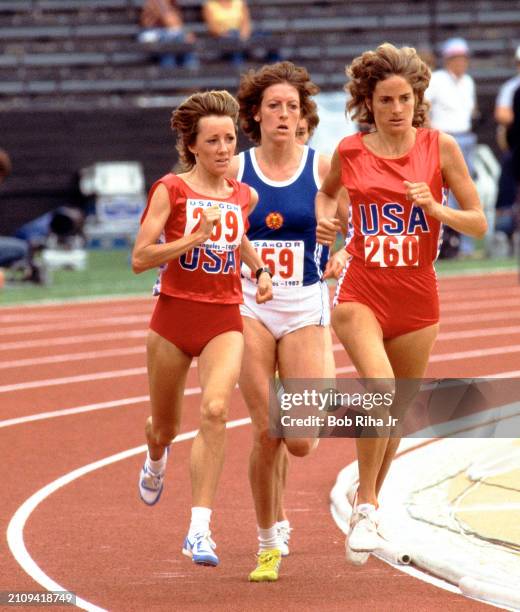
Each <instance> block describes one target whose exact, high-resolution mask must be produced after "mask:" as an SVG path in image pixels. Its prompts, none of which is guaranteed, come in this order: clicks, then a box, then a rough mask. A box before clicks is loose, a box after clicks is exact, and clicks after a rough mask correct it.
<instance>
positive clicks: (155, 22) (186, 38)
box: [138, 0, 199, 68]
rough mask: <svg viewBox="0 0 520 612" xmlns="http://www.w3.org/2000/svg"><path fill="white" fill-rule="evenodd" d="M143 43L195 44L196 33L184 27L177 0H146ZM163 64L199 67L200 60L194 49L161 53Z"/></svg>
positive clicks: (140, 40) (143, 18)
mask: <svg viewBox="0 0 520 612" xmlns="http://www.w3.org/2000/svg"><path fill="white" fill-rule="evenodd" d="M141 26H142V28H143V29H142V31H141V32H140V33H139V37H138V39H139V42H142V43H157V42H159V43H168V42H171V43H186V44H188V45H193V44H194V42H195V35H194V34H193V32H187V31H186V30H185V28H184V22H183V19H182V15H181V11H180V8H179V7H178V6H177V2H176V0H145V3H144V5H143V8H142V11H141ZM159 62H160V64H161V66H167V67H176V66H178V65H181V66H184V67H186V68H198V66H199V61H198V58H197V56H196V55H195V53H194V52H193V51H182V52H179V53H164V54H160V56H159Z"/></svg>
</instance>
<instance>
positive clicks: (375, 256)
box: [338, 128, 447, 270]
mask: <svg viewBox="0 0 520 612" xmlns="http://www.w3.org/2000/svg"><path fill="white" fill-rule="evenodd" d="M338 151H339V157H340V160H341V178H342V183H343V184H344V185H345V187H346V188H347V190H348V193H349V196H350V219H349V232H348V236H347V243H346V248H347V251H348V253H350V254H351V255H352V256H353V257H354V258H356V260H357V261H358V262H361V263H362V264H363V265H364V266H365V267H367V268H388V269H393V270H413V269H417V268H423V267H430V266H431V265H432V263H433V262H434V261H435V259H436V258H437V255H438V250H439V236H440V228H441V223H440V222H439V221H438V220H437V219H434V218H433V217H430V216H428V215H426V214H425V213H424V211H423V210H422V209H421V208H420V207H419V206H416V205H415V204H414V203H413V202H411V201H409V200H408V199H407V198H406V196H405V193H406V187H405V185H404V184H403V181H405V180H406V181H410V182H412V183H418V182H425V183H427V184H428V185H429V187H430V189H431V192H432V195H433V197H434V199H435V200H436V201H437V202H442V203H443V204H444V203H445V202H446V196H447V190H446V189H445V187H444V185H443V179H442V174H441V168H440V152H439V132H438V131H437V130H431V129H427V128H417V132H416V139H415V144H414V145H413V147H412V148H411V149H410V151H409V152H408V153H407V154H406V155H403V156H402V157H399V158H394V159H388V158H384V157H379V156H378V155H376V154H375V153H373V152H372V151H370V150H369V149H368V148H367V147H366V146H365V144H364V142H363V135H362V134H360V133H358V134H354V135H352V136H347V137H346V138H344V139H343V140H342V141H341V142H340V144H339V147H338Z"/></svg>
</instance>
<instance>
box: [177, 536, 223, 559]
mask: <svg viewBox="0 0 520 612" xmlns="http://www.w3.org/2000/svg"><path fill="white" fill-rule="evenodd" d="M215 548H217V545H216V544H215V542H214V541H213V540H212V539H211V531H206V533H196V534H195V535H194V536H193V537H191V538H190V537H189V535H188V536H186V538H185V539H184V544H183V547H182V554H183V555H186V557H190V558H191V560H192V561H193V563H196V564H197V565H209V566H213V567H214V566H215V565H218V557H217V555H216V554H215V553H214V549H215Z"/></svg>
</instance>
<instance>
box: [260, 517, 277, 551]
mask: <svg viewBox="0 0 520 612" xmlns="http://www.w3.org/2000/svg"><path fill="white" fill-rule="evenodd" d="M257 531H258V550H259V551H260V552H263V551H264V550H272V549H273V548H277V545H278V542H277V539H276V523H275V524H274V525H273V526H272V527H268V528H267V529H262V527H258V526H257Z"/></svg>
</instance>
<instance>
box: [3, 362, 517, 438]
mask: <svg viewBox="0 0 520 612" xmlns="http://www.w3.org/2000/svg"><path fill="white" fill-rule="evenodd" d="M347 370H348V371H349V372H354V371H355V370H354V368H350V367H349V368H337V369H336V373H338V374H341V373H345V372H346V371H347ZM516 377H520V370H512V371H509V372H499V373H496V372H493V373H491V374H484V375H481V376H479V378H516ZM235 389H238V385H237V386H236V387H235ZM201 391H202V389H201V388H200V387H189V388H187V389H184V395H198V394H199V393H201ZM149 400H150V396H149V395H138V396H136V397H127V398H123V399H119V400H111V401H107V402H98V403H96V404H86V405H84V406H76V407H75V408H61V409H58V410H52V411H50V412H39V413H36V414H29V415H26V416H22V417H15V418H12V419H4V420H3V421H0V429H2V428H4V427H12V426H13V425H23V424H24V423H32V422H34V421H43V420H46V419H53V418H57V417H63V416H71V415H74V414H81V413H83V412H94V411H96V410H105V409H107V408H117V407H118V406H129V405H131V404H140V403H142V402H148V401H149Z"/></svg>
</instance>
